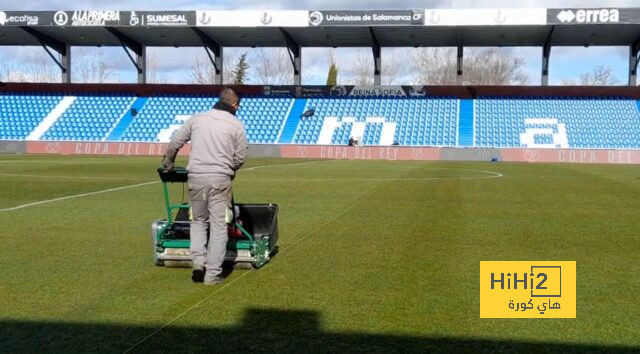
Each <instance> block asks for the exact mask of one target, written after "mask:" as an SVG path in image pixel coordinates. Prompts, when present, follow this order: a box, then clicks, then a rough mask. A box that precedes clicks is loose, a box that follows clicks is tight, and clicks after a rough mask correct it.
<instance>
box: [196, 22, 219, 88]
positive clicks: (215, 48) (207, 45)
mask: <svg viewBox="0 0 640 354" xmlns="http://www.w3.org/2000/svg"><path fill="white" fill-rule="evenodd" d="M192 29H193V31H194V32H195V33H196V34H197V35H198V37H200V40H201V41H202V45H203V46H204V50H205V52H207V56H208V57H209V61H210V62H211V65H213V68H214V70H215V83H216V85H222V82H223V77H222V75H223V70H222V66H223V65H224V62H223V55H222V53H223V47H222V46H221V45H220V44H219V43H218V42H216V41H214V40H213V39H212V38H211V37H209V36H208V35H207V34H206V33H204V31H202V30H201V29H199V28H196V27H192ZM211 53H213V55H211Z"/></svg>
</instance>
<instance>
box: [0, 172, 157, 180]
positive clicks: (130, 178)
mask: <svg viewBox="0 0 640 354" xmlns="http://www.w3.org/2000/svg"><path fill="white" fill-rule="evenodd" d="M0 176H8V177H34V178H63V179H104V180H130V181H131V180H133V181H136V180H138V181H139V180H149V179H148V178H135V177H103V176H50V175H30V174H17V173H0Z"/></svg>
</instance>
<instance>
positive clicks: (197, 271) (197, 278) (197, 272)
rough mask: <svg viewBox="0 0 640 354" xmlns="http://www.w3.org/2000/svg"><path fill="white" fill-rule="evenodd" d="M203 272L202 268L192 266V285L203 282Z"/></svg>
mask: <svg viewBox="0 0 640 354" xmlns="http://www.w3.org/2000/svg"><path fill="white" fill-rule="evenodd" d="M204 274H205V270H204V267H203V266H193V271H192V272H191V280H193V282H194V283H202V282H203V281H204Z"/></svg>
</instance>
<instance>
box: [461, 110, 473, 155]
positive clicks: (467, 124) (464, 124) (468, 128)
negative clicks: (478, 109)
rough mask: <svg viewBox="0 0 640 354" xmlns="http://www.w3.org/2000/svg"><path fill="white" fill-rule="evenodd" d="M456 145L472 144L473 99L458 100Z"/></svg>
mask: <svg viewBox="0 0 640 354" xmlns="http://www.w3.org/2000/svg"><path fill="white" fill-rule="evenodd" d="M458 146H473V100H471V99H462V100H460V112H459V116H458Z"/></svg>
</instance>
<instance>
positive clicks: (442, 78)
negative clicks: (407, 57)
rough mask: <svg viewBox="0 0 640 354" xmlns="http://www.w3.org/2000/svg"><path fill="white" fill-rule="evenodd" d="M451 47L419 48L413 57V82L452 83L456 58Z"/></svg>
mask: <svg viewBox="0 0 640 354" xmlns="http://www.w3.org/2000/svg"><path fill="white" fill-rule="evenodd" d="M455 55H456V54H455V50H454V49H452V48H420V49H418V50H417V51H416V53H415V54H414V57H413V61H412V63H413V65H412V67H413V72H414V75H413V84H416V85H419V84H429V85H454V84H455V83H456V58H455Z"/></svg>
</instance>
